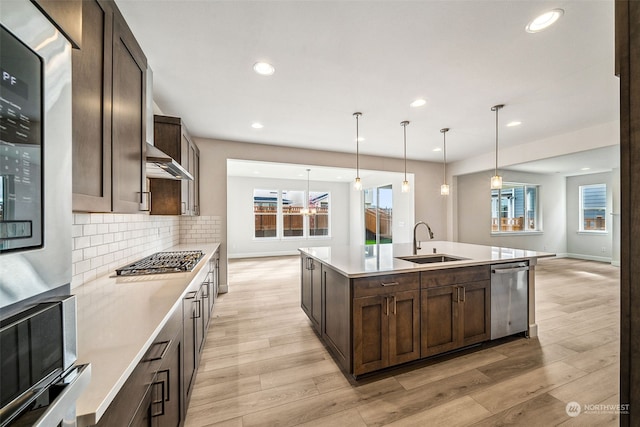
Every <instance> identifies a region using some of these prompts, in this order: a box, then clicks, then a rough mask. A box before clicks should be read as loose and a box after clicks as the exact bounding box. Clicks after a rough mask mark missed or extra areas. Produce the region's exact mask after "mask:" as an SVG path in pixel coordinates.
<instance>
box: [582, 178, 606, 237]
mask: <svg viewBox="0 0 640 427" xmlns="http://www.w3.org/2000/svg"><path fill="white" fill-rule="evenodd" d="M579 189H580V231H607V221H606V215H605V213H606V210H607V185H606V184H593V185H581V186H580V187H579Z"/></svg>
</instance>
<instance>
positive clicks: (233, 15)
mask: <svg viewBox="0 0 640 427" xmlns="http://www.w3.org/2000/svg"><path fill="white" fill-rule="evenodd" d="M117 3H118V5H119V7H120V9H121V11H122V13H123V15H124V16H125V18H126V20H127V22H128V23H129V25H130V27H131V29H132V30H133V32H134V34H135V35H136V38H137V39H138V41H139V42H140V44H141V46H142V48H143V50H144V51H145V53H146V55H147V57H148V61H149V64H150V66H151V68H152V69H153V71H154V99H155V102H156V103H157V105H158V106H159V108H160V109H161V110H162V111H163V112H164V113H165V114H169V115H176V116H180V117H182V118H183V119H184V120H185V122H186V124H187V126H188V127H189V129H190V131H191V133H192V134H193V135H194V136H197V137H206V138H217V139H225V140H237V141H247V142H254V143H264V144H276V145H285V146H296V147H304V148H315V149H322V150H335V151H343V152H354V151H355V120H354V118H353V117H352V113H353V112H355V111H361V112H362V113H363V116H362V118H361V120H360V134H361V135H362V136H363V137H364V138H365V139H366V140H365V141H364V142H362V143H361V144H360V148H361V152H362V153H364V154H372V155H383V156H391V157H401V156H402V144H403V141H402V128H401V126H400V122H401V121H402V120H410V121H411V124H410V125H409V126H408V127H407V156H408V157H409V158H412V159H418V160H432V161H441V160H442V153H441V152H434V151H433V149H434V148H436V147H439V146H441V145H442V135H441V133H440V132H439V129H440V128H443V127H449V128H451V131H450V132H449V133H448V134H447V157H448V160H449V161H456V160H461V159H466V158H471V157H473V156H475V155H479V154H482V153H488V152H491V151H493V149H494V144H495V114H494V113H493V112H491V110H490V108H491V106H493V105H495V104H498V103H504V104H506V106H505V108H504V109H503V110H501V111H500V125H501V126H500V146H501V147H507V146H515V145H518V144H524V143H529V142H532V141H536V140H539V139H544V138H547V137H549V136H552V135H558V134H562V133H566V132H571V131H574V130H577V129H580V128H584V127H586V126H591V125H595V124H598V123H604V122H611V121H613V120H616V119H617V118H618V116H619V114H618V82H617V79H616V78H615V77H614V75H613V55H614V49H613V47H614V33H613V21H614V20H613V2H612V1H606V0H597V1H596V0H593V1H592V0H573V1H566V0H565V1H561V0H558V1H544V0H508V1H499V0H473V1H458V0H447V1H432V0H429V1H399V0H387V1H347V0H345V1H245V0H238V1H178V0H173V1H170V0H167V1H140V0H117ZM557 7H560V8H562V9H564V10H565V14H564V16H563V17H562V18H561V19H560V20H559V21H558V22H557V24H556V25H554V26H553V27H551V28H549V29H548V30H546V31H544V32H541V33H537V34H529V33H526V32H525V31H524V27H525V25H526V24H527V23H528V22H529V21H530V20H531V19H532V18H534V17H535V16H536V15H538V14H539V13H541V12H544V11H547V10H549V9H552V8H557ZM258 60H266V61H269V62H271V63H272V64H273V65H274V66H275V67H276V72H275V74H274V75H273V76H270V77H264V76H259V75H257V74H255V73H254V72H253V70H252V65H253V64H254V62H256V61H258ZM419 97H424V98H425V99H426V100H427V104H426V105H425V106H423V107H420V108H411V107H409V103H410V102H411V101H413V100H414V99H416V98H419ZM512 120H518V121H521V122H522V125H521V126H517V127H506V126H505V125H506V124H507V123H508V122H510V121H512ZM254 121H259V122H261V123H263V124H264V128H263V129H260V130H256V129H252V128H251V127H250V125H251V123H252V122H254Z"/></svg>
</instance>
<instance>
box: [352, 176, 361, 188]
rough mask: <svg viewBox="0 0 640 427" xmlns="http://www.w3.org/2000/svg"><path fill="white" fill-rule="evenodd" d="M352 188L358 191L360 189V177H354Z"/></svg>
mask: <svg viewBox="0 0 640 427" xmlns="http://www.w3.org/2000/svg"><path fill="white" fill-rule="evenodd" d="M353 188H355V189H356V190H358V191H360V190H362V181H360V177H359V176H358V177H356V181H355V182H354V183H353Z"/></svg>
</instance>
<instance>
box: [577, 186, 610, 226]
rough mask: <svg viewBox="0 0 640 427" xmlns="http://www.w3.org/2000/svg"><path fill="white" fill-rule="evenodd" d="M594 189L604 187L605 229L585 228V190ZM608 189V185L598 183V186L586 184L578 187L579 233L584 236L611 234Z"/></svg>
mask: <svg viewBox="0 0 640 427" xmlns="http://www.w3.org/2000/svg"><path fill="white" fill-rule="evenodd" d="M594 187H604V206H603V207H602V210H603V211H604V215H603V216H602V218H603V221H604V229H586V228H584V211H585V207H584V200H583V198H584V189H586V188H594ZM608 203H609V199H608V188H607V184H606V183H604V182H602V183H597V184H584V185H579V186H578V233H584V234H608V233H609V221H607V208H608Z"/></svg>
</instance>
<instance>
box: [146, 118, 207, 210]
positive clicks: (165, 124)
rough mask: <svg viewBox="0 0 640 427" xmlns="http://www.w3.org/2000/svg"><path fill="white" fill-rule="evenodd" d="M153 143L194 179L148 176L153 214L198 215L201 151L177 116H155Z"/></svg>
mask: <svg viewBox="0 0 640 427" xmlns="http://www.w3.org/2000/svg"><path fill="white" fill-rule="evenodd" d="M153 129H154V145H155V146H156V147H157V148H158V149H160V150H162V151H163V152H165V153H166V154H168V155H169V156H170V157H171V158H173V159H174V160H176V161H177V162H178V163H180V165H181V166H182V167H183V168H184V169H186V170H187V171H188V172H189V173H190V174H191V175H192V176H193V180H172V179H161V178H151V179H150V180H149V190H150V191H151V214H152V215H200V206H199V203H200V202H199V200H200V188H199V175H200V169H199V166H200V150H199V149H198V147H197V146H196V145H195V143H194V142H193V141H192V139H191V137H190V136H189V132H188V131H187V128H186V126H185V125H184V123H183V122H182V120H181V119H180V118H179V117H169V116H158V115H156V116H154V126H153Z"/></svg>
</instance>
